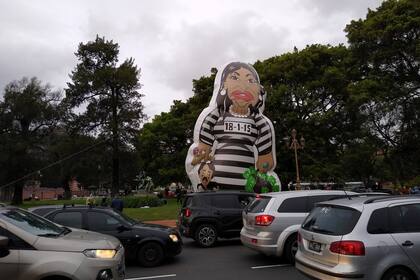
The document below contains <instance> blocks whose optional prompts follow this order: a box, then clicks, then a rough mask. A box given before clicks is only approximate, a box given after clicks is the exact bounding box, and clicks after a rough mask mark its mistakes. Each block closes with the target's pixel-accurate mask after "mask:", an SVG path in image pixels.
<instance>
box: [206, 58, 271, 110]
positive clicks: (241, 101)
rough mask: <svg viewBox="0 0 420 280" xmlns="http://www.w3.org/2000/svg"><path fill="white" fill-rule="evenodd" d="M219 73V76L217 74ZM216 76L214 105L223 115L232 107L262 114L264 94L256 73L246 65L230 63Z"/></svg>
mask: <svg viewBox="0 0 420 280" xmlns="http://www.w3.org/2000/svg"><path fill="white" fill-rule="evenodd" d="M219 73H220V74H219ZM219 73H218V75H217V76H216V81H215V88H214V90H215V91H217V92H214V93H213V96H214V95H215V94H216V105H217V108H218V110H219V113H221V114H223V113H225V112H227V111H229V109H230V108H231V106H234V107H235V108H238V109H239V108H241V109H249V111H250V113H251V114H254V115H255V114H257V113H262V110H263V105H264V102H265V92H264V89H263V87H262V86H261V84H260V78H259V77H258V74H257V71H255V69H254V67H252V66H251V65H250V64H248V63H243V62H231V63H229V64H227V65H226V66H225V67H224V68H223V70H222V71H220V72H219Z"/></svg>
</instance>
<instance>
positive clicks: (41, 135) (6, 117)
mask: <svg viewBox="0 0 420 280" xmlns="http://www.w3.org/2000/svg"><path fill="white" fill-rule="evenodd" d="M60 100H61V94H60V93H59V92H56V91H52V90H51V88H50V86H48V85H42V84H41V82H40V81H39V80H38V79H37V78H35V77H34V78H31V79H27V78H23V79H21V80H20V81H14V82H11V83H10V84H8V85H7V86H6V88H5V90H4V100H3V101H1V102H0V136H1V137H0V163H1V166H3V167H6V168H2V169H1V170H0V182H1V183H2V184H1V185H3V184H9V185H10V182H15V183H14V184H11V185H10V186H11V187H13V188H14V197H13V202H14V203H15V204H21V202H22V188H23V184H24V183H25V181H26V180H30V179H38V177H39V175H40V174H39V173H36V175H34V176H27V175H28V174H31V173H33V172H34V171H36V170H37V168H39V167H40V166H42V163H43V162H45V155H44V149H45V146H44V141H45V140H46V138H47V136H48V134H49V133H50V132H51V131H52V130H53V129H54V127H55V126H56V125H57V123H58V121H59V119H60V114H61V112H62V108H61V106H60V105H59V102H60ZM20 179H21V180H20Z"/></svg>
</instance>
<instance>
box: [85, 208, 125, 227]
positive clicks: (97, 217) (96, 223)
mask: <svg viewBox="0 0 420 280" xmlns="http://www.w3.org/2000/svg"><path fill="white" fill-rule="evenodd" d="M87 217H88V225H89V230H93V231H99V230H115V229H117V227H118V226H120V225H121V223H120V221H119V220H117V219H116V218H114V217H112V216H111V215H108V214H106V213H102V212H96V211H89V212H88V213H87Z"/></svg>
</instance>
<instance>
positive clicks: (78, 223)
mask: <svg viewBox="0 0 420 280" xmlns="http://www.w3.org/2000/svg"><path fill="white" fill-rule="evenodd" d="M53 221H54V222H55V223H57V224H60V225H63V226H68V227H74V228H82V213H81V212H76V211H69V212H60V213H57V214H56V215H55V216H54V218H53Z"/></svg>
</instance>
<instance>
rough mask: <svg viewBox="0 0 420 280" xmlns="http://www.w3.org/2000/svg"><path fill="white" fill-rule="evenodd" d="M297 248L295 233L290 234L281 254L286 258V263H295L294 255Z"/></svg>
mask: <svg viewBox="0 0 420 280" xmlns="http://www.w3.org/2000/svg"><path fill="white" fill-rule="evenodd" d="M297 250H298V243H297V235H296V234H292V235H291V236H290V237H289V238H287V240H286V245H285V246H284V254H283V256H284V257H285V258H286V260H287V262H288V263H291V264H294V263H295V255H296V252H297Z"/></svg>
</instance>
